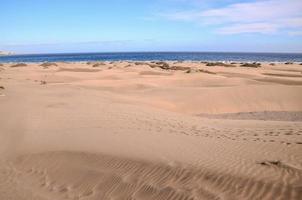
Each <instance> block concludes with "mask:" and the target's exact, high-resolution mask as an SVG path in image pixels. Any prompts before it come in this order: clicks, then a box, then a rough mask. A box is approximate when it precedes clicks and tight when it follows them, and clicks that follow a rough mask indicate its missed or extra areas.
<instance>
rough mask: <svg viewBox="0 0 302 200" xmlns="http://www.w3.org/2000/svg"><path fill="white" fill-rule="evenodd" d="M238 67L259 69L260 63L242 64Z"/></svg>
mask: <svg viewBox="0 0 302 200" xmlns="http://www.w3.org/2000/svg"><path fill="white" fill-rule="evenodd" d="M240 67H252V68H258V67H261V63H256V62H254V63H244V64H242V65H240Z"/></svg>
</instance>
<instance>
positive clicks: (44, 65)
mask: <svg viewBox="0 0 302 200" xmlns="http://www.w3.org/2000/svg"><path fill="white" fill-rule="evenodd" d="M40 66H41V67H45V68H47V67H50V66H56V67H57V66H58V65H57V63H53V62H45V63H42V64H41V65H40Z"/></svg>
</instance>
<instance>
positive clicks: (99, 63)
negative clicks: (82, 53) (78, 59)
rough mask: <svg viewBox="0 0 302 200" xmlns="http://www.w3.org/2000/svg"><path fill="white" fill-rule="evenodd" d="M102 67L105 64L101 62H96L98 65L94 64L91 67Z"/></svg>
mask: <svg viewBox="0 0 302 200" xmlns="http://www.w3.org/2000/svg"><path fill="white" fill-rule="evenodd" d="M104 65H106V64H105V63H103V62H98V63H94V64H93V65H92V67H100V66H104Z"/></svg>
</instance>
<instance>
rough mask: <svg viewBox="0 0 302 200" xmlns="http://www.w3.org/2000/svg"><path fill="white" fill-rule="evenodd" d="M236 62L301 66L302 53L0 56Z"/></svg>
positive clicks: (35, 59) (6, 58)
mask: <svg viewBox="0 0 302 200" xmlns="http://www.w3.org/2000/svg"><path fill="white" fill-rule="evenodd" d="M120 60H129V61H130V60H132V61H149V60H171V61H174V60H178V61H184V60H189V61H239V62H256V61H257V62H302V53H225V52H131V53H130V52H129V53H64V54H27V55H9V56H0V63H5V62H59V61H63V62H79V61H120Z"/></svg>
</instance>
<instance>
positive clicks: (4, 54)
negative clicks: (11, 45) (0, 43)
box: [0, 51, 14, 56]
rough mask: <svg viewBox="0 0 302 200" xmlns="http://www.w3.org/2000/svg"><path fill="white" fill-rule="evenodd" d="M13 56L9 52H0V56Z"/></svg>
mask: <svg viewBox="0 0 302 200" xmlns="http://www.w3.org/2000/svg"><path fill="white" fill-rule="evenodd" d="M12 54H14V53H13V52H9V51H0V56H7V55H12Z"/></svg>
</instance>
